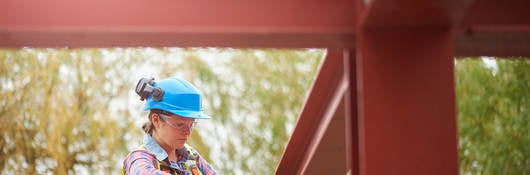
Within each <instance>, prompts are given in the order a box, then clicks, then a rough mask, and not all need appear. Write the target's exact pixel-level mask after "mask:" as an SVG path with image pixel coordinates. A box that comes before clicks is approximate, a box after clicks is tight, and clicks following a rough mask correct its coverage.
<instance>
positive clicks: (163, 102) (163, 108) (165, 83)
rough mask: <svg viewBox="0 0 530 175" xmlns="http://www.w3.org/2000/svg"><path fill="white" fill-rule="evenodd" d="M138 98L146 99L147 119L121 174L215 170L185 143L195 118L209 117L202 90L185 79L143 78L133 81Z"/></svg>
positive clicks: (206, 174)
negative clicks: (206, 113) (139, 140)
mask: <svg viewBox="0 0 530 175" xmlns="http://www.w3.org/2000/svg"><path fill="white" fill-rule="evenodd" d="M136 93H137V94H138V95H140V100H142V101H143V100H144V99H147V102H146V104H145V108H144V109H145V110H150V112H149V115H148V118H149V121H148V122H147V123H145V124H144V125H143V127H142V128H143V130H144V132H145V133H146V134H147V135H146V136H145V138H144V140H143V145H142V146H141V147H140V148H139V149H136V150H133V151H132V152H130V153H129V155H127V157H126V158H125V160H124V161H123V174H135V175H136V174H185V175H197V174H200V175H210V174H216V172H215V171H214V169H213V168H212V167H211V166H210V164H208V162H206V160H204V159H203V158H202V157H201V155H200V154H199V153H198V152H197V150H195V149H194V148H192V147H191V146H189V145H187V144H186V141H187V140H188V138H189V136H190V134H191V130H192V129H193V126H194V124H195V119H209V118H210V117H209V116H208V115H205V114H204V113H203V112H202V110H201V94H200V93H199V91H198V90H197V89H196V88H195V87H194V86H193V85H192V84H190V83H189V82H188V81H186V80H184V79H180V78H168V79H164V80H161V81H159V82H155V81H154V79H153V78H151V79H148V78H142V79H140V81H139V82H138V84H137V85H136Z"/></svg>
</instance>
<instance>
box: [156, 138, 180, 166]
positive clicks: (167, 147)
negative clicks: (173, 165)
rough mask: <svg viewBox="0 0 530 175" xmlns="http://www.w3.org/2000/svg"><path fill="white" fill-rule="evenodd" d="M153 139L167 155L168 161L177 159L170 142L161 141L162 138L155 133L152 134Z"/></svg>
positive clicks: (174, 149)
mask: <svg viewBox="0 0 530 175" xmlns="http://www.w3.org/2000/svg"><path fill="white" fill-rule="evenodd" d="M153 139H154V140H155V141H156V142H157V143H158V145H160V147H162V149H164V151H166V153H167V155H168V159H169V160H170V161H175V162H176V161H177V154H176V148H174V147H173V146H171V144H167V143H165V142H164V141H163V139H161V138H159V137H158V136H157V135H156V134H153Z"/></svg>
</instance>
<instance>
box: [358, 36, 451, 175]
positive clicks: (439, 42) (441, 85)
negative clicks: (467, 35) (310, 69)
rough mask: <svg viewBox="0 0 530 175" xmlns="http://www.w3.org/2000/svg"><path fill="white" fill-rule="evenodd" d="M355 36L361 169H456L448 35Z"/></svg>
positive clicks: (371, 173)
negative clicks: (357, 44)
mask: <svg viewBox="0 0 530 175" xmlns="http://www.w3.org/2000/svg"><path fill="white" fill-rule="evenodd" d="M358 39H359V40H358V41H359V46H360V47H359V53H360V54H359V56H358V57H357V61H358V63H357V68H358V74H357V76H358V79H357V85H358V96H359V97H358V100H359V101H358V105H359V109H358V110H359V119H360V123H359V148H360V151H359V152H360V174H362V175H378V174H430V175H436V174H439V175H446V174H458V156H457V132H456V129H457V128H456V110H455V108H456V104H455V90H454V88H455V87H454V85H455V84H454V74H453V71H454V70H453V66H454V65H453V62H454V55H453V49H454V48H453V33H452V32H451V31H450V30H449V29H446V30H443V29H440V30H421V29H417V30H402V31H399V30H392V31H361V32H360V34H359V38H358Z"/></svg>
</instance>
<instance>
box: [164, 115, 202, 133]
mask: <svg viewBox="0 0 530 175" xmlns="http://www.w3.org/2000/svg"><path fill="white" fill-rule="evenodd" d="M158 115H159V116H160V117H161V118H162V120H164V121H165V122H166V123H167V124H169V126H171V127H173V128H175V129H177V130H179V131H190V130H191V129H193V127H194V126H195V125H196V124H197V122H195V120H192V121H183V120H179V121H176V122H169V120H168V119H169V118H171V116H168V115H165V114H158Z"/></svg>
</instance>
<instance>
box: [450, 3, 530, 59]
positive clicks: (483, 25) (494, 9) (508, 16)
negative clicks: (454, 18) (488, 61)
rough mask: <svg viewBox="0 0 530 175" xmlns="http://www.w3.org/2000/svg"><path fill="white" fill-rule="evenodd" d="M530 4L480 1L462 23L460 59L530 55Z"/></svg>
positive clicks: (457, 38)
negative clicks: (467, 57)
mask: <svg viewBox="0 0 530 175" xmlns="http://www.w3.org/2000/svg"><path fill="white" fill-rule="evenodd" d="M529 7H530V1H527V0H510V1H504V0H481V1H479V0H476V1H475V3H473V4H472V5H471V7H470V8H469V9H468V11H467V13H466V16H465V17H464V18H463V20H462V22H461V23H459V24H458V27H457V29H456V30H457V32H458V33H457V35H456V40H455V41H456V50H455V52H456V55H458V56H502V57H509V56H530V10H528V8H529Z"/></svg>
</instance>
